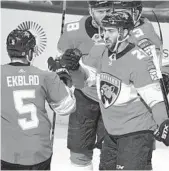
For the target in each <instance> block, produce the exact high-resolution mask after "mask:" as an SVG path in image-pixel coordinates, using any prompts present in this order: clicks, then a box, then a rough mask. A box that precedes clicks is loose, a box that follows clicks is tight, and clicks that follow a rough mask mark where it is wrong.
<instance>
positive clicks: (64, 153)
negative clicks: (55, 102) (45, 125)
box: [51, 125, 169, 171]
mask: <svg viewBox="0 0 169 171" xmlns="http://www.w3.org/2000/svg"><path fill="white" fill-rule="evenodd" d="M66 136H67V126H66V125H56V129H55V140H54V147H53V149H54V153H53V158H52V165H51V170H52V171H58V170H59V171H71V170H70V164H69V150H68V149H67V148H66ZM98 164H99V150H94V157H93V165H94V171H97V170H98ZM153 171H169V147H168V148H167V147H165V146H164V145H163V144H162V143H159V142H157V149H156V150H155V151H154V153H153Z"/></svg>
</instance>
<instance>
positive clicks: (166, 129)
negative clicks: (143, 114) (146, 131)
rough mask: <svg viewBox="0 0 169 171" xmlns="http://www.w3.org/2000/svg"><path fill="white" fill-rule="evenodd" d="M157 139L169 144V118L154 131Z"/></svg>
mask: <svg viewBox="0 0 169 171" xmlns="http://www.w3.org/2000/svg"><path fill="white" fill-rule="evenodd" d="M154 136H155V138H156V140H158V141H162V142H163V143H164V144H165V145H166V146H169V119H167V120H165V121H164V122H163V123H162V124H161V125H160V127H159V128H158V129H157V130H156V131H155V132H154Z"/></svg>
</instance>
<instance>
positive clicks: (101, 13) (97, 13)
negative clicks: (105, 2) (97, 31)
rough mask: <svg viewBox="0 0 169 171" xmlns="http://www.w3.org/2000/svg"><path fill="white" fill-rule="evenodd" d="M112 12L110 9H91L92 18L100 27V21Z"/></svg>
mask: <svg viewBox="0 0 169 171" xmlns="http://www.w3.org/2000/svg"><path fill="white" fill-rule="evenodd" d="M111 11H112V9H111V8H93V9H91V13H92V17H93V19H94V20H95V22H96V23H97V24H98V25H101V21H102V19H103V18H104V17H105V16H106V15H107V14H109V13H110V12H111Z"/></svg>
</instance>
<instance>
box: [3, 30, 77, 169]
mask: <svg viewBox="0 0 169 171" xmlns="http://www.w3.org/2000/svg"><path fill="white" fill-rule="evenodd" d="M6 45H7V52H8V55H9V57H10V59H11V63H9V64H5V65H2V66H1V170H50V163H51V157H52V142H51V140H50V130H51V123H50V120H49V119H48V116H47V112H46V110H45V101H47V102H48V104H49V105H50V107H51V109H53V110H54V111H55V112H57V114H60V115H65V114H69V113H70V112H71V111H72V110H74V108H75V104H76V100H75V98H74V95H73V91H72V89H71V88H69V87H68V86H66V85H65V84H64V83H63V82H62V81H61V80H60V79H59V76H58V75H57V74H56V73H53V72H52V73H51V72H46V71H42V70H40V69H38V68H36V67H34V66H31V65H30V64H31V61H32V60H33V55H34V49H35V46H36V40H35V37H34V36H33V35H32V34H31V32H30V31H26V30H13V31H12V32H11V33H10V34H9V35H8V37H7V41H6ZM58 74H59V73H58ZM62 74H63V72H62ZM66 78H67V83H69V85H70V83H71V79H70V76H69V75H68V74H67V75H66V74H65V77H64V79H65V80H66Z"/></svg>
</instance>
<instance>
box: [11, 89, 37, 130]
mask: <svg viewBox="0 0 169 171" xmlns="http://www.w3.org/2000/svg"><path fill="white" fill-rule="evenodd" d="M13 98H14V105H15V109H16V110H17V112H18V114H19V115H22V116H23V115H26V114H30V115H31V120H30V121H28V120H27V119H26V118H22V119H18V124H19V126H20V127H21V128H22V129H23V130H29V129H33V128H37V127H38V125H39V119H38V117H37V108H36V106H35V105H34V104H33V103H31V104H24V103H23V100H26V99H34V98H35V90H17V91H14V92H13Z"/></svg>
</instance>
